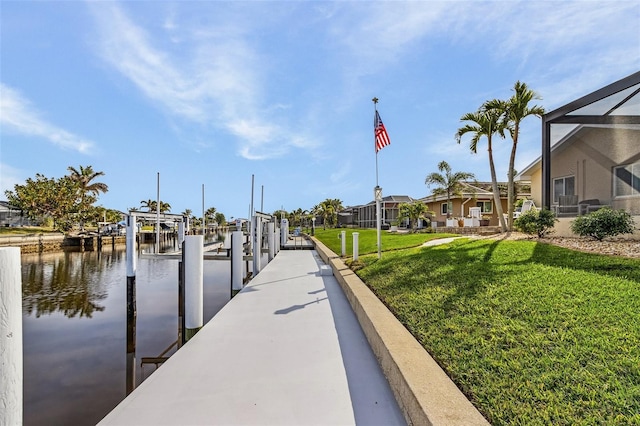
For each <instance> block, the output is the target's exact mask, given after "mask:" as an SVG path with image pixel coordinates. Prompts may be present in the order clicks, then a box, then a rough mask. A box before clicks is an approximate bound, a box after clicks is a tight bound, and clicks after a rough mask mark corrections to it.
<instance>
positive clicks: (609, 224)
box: [571, 207, 634, 241]
mask: <svg viewBox="0 0 640 426" xmlns="http://www.w3.org/2000/svg"><path fill="white" fill-rule="evenodd" d="M633 225H634V223H633V218H632V217H631V214H629V213H628V212H626V211H624V210H612V209H611V208H609V207H603V208H601V209H600V210H596V211H595V212H593V213H589V214H587V215H584V216H579V217H578V218H576V220H574V221H573V222H571V231H572V232H573V233H574V234H578V235H580V236H581V237H592V238H595V239H596V240H598V241H602V240H603V239H604V238H607V237H615V236H616V235H619V234H631V233H633V231H634V226H633Z"/></svg>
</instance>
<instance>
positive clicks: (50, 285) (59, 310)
mask: <svg viewBox="0 0 640 426" xmlns="http://www.w3.org/2000/svg"><path fill="white" fill-rule="evenodd" d="M223 237H224V236H223ZM209 241H211V239H209ZM103 248H104V249H105V250H104V251H103V252H101V253H100V252H91V251H85V252H65V253H63V252H60V253H45V254H27V255H23V256H22V259H21V260H22V279H23V337H24V424H25V425H27V426H30V425H69V424H73V425H91V424H96V423H97V422H98V421H100V419H101V418H102V417H103V416H104V415H106V414H107V413H108V412H109V411H110V410H112V409H113V407H115V406H116V405H117V404H118V403H119V402H120V401H121V400H122V399H123V398H124V397H125V396H126V394H127V393H128V392H129V391H131V390H132V389H133V388H134V387H135V386H137V385H139V384H140V383H141V382H142V381H143V380H144V379H145V378H146V377H148V376H149V375H150V374H152V373H153V371H155V366H154V365H143V364H142V360H143V359H144V358H147V357H159V356H160V357H161V356H169V355H171V354H172V353H173V352H175V346H174V347H171V348H170V351H169V352H166V350H167V348H168V347H170V345H172V343H173V342H175V341H176V339H177V337H178V300H177V293H178V288H177V287H178V286H177V279H178V262H177V261H176V260H164V259H138V270H137V274H136V297H137V300H136V315H135V317H134V318H133V321H132V322H130V323H129V324H128V323H127V285H126V284H127V280H126V267H125V264H126V256H125V248H124V246H116V247H115V248H112V247H111V245H107V244H105V245H104V246H103ZM163 249H164V248H163ZM152 250H153V248H152V245H149V246H146V245H143V246H142V247H140V250H139V252H142V251H146V252H149V251H152ZM204 274H205V275H204V317H205V322H206V321H208V320H209V319H210V318H211V317H213V315H215V314H216V313H217V312H218V311H219V310H220V309H221V308H222V307H223V306H224V305H225V304H226V302H227V301H228V300H229V287H230V265H229V262H222V261H210V262H205V265H204ZM0 380H1V379H0Z"/></svg>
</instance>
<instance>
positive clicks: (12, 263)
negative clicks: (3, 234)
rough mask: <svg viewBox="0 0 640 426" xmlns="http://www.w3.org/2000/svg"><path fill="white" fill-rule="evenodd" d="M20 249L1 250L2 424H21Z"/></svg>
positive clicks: (0, 365) (0, 390)
mask: <svg viewBox="0 0 640 426" xmlns="http://www.w3.org/2000/svg"><path fill="white" fill-rule="evenodd" d="M20 268H21V264H20V248H19V247H2V248H0V425H21V424H22V387H23V384H22V378H23V376H22V365H23V364H22V274H21V272H20Z"/></svg>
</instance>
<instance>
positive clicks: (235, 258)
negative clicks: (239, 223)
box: [231, 231, 243, 291]
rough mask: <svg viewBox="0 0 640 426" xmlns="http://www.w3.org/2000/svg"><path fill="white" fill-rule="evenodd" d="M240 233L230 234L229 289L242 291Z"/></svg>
mask: <svg viewBox="0 0 640 426" xmlns="http://www.w3.org/2000/svg"><path fill="white" fill-rule="evenodd" d="M242 254H243V251H242V231H233V232H232V233H231V289H232V290H235V291H238V290H242V278H243V270H242Z"/></svg>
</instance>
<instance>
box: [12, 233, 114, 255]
mask: <svg viewBox="0 0 640 426" xmlns="http://www.w3.org/2000/svg"><path fill="white" fill-rule="evenodd" d="M97 241H98V237H97V236H89V237H83V238H80V237H68V236H66V235H63V234H27V235H6V236H1V237H0V247H20V252H21V253H22V254H28V253H44V252H52V251H61V250H64V249H67V248H72V247H82V248H83V249H87V250H97V248H98V242H97ZM102 244H103V247H108V246H111V245H124V244H125V237H124V236H103V237H102Z"/></svg>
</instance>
